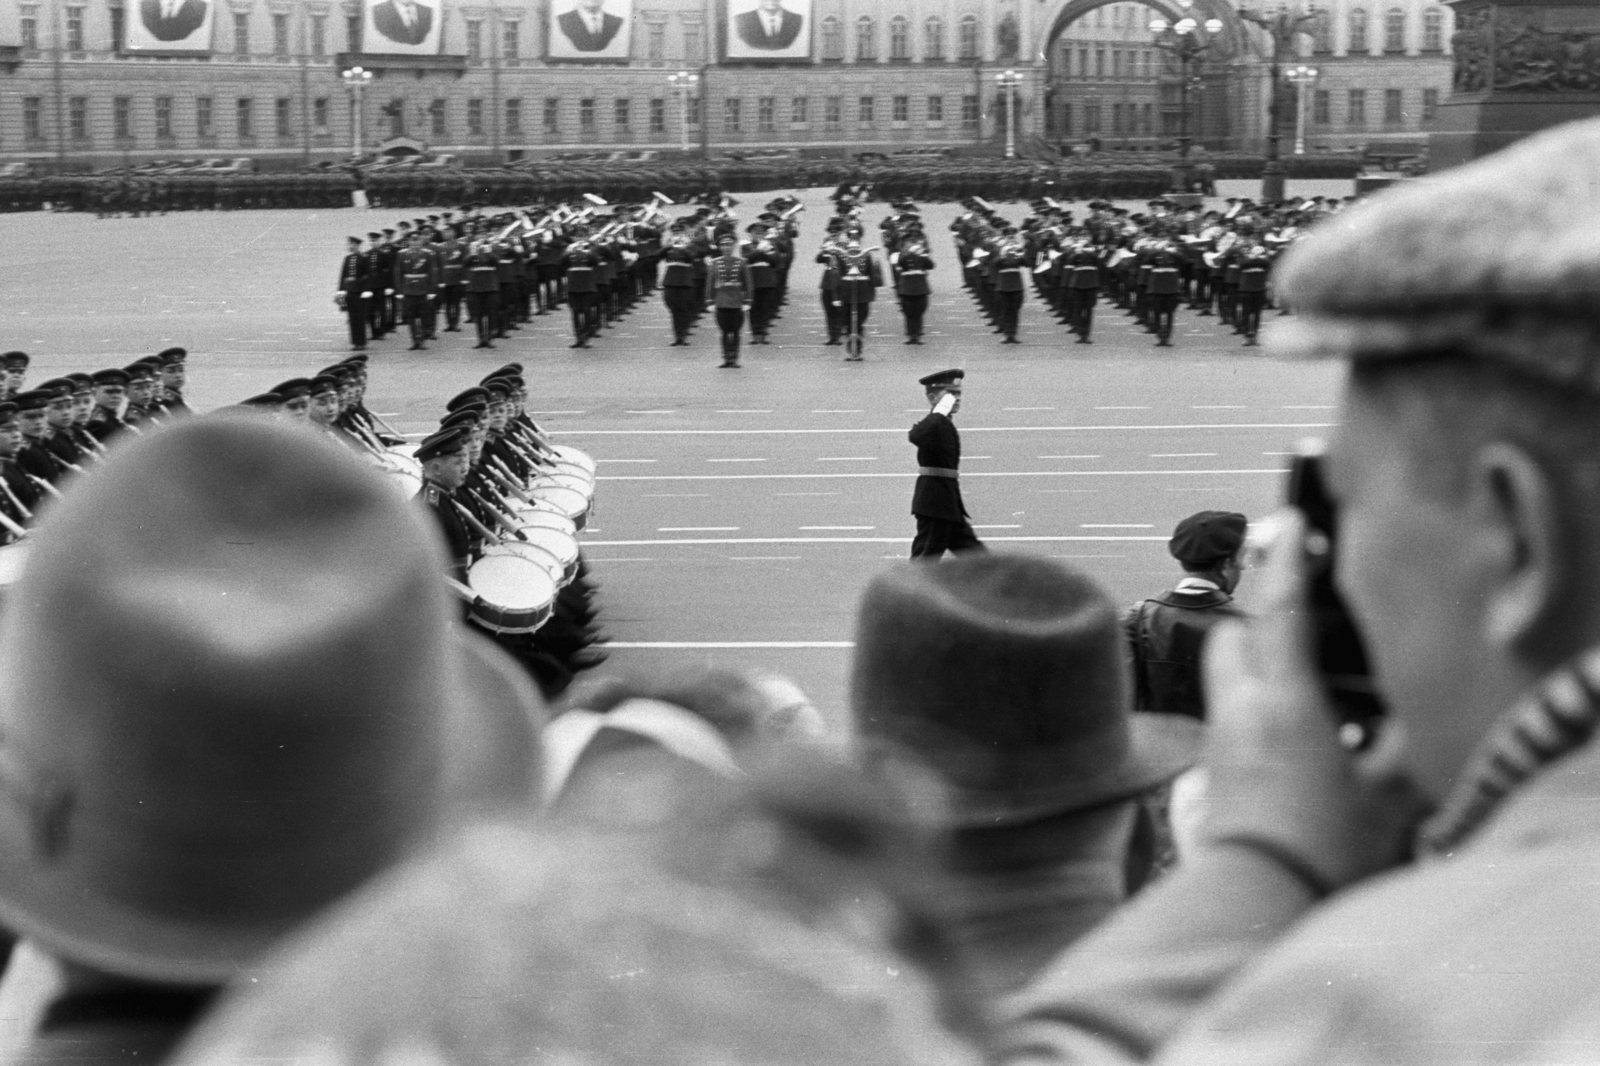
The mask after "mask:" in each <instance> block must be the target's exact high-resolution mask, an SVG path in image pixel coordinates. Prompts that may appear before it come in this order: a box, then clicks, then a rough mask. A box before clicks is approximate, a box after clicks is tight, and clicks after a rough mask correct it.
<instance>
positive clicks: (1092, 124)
mask: <svg viewBox="0 0 1600 1066" xmlns="http://www.w3.org/2000/svg"><path fill="white" fill-rule="evenodd" d="M1083 132H1084V133H1086V134H1095V133H1099V132H1100V105H1099V104H1084V105H1083Z"/></svg>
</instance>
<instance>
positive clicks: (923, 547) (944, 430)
mask: <svg viewBox="0 0 1600 1066" xmlns="http://www.w3.org/2000/svg"><path fill="white" fill-rule="evenodd" d="M960 379H961V375H960V374H959V373H958V372H954V371H946V372H944V373H942V374H930V375H928V377H925V378H923V379H921V382H920V383H921V384H922V385H923V386H924V387H925V388H926V387H931V386H935V385H940V384H950V383H954V382H957V381H959V380H960ZM908 437H909V439H910V441H911V443H912V444H914V445H916V447H917V487H916V489H915V490H914V491H913V492H912V495H911V513H912V514H913V515H914V516H915V517H916V519H917V535H916V538H915V539H914V540H912V542H911V557H912V558H913V559H918V558H927V559H938V558H940V557H941V556H943V555H944V553H945V552H947V551H951V552H959V551H973V550H979V551H981V550H983V542H982V541H980V540H979V539H978V535H977V534H976V533H974V532H973V531H972V525H971V523H970V522H968V520H967V508H966V505H965V504H964V503H963V502H962V500H961V481H960V476H961V434H960V433H958V432H957V431H956V424H955V423H954V422H952V421H951V420H950V418H949V417H948V416H946V415H943V414H939V413H938V412H936V411H930V412H928V414H927V416H926V417H924V418H923V419H922V421H920V422H918V423H917V424H916V425H914V426H912V427H911V432H910V433H909V434H908Z"/></svg>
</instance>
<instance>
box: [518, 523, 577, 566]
mask: <svg viewBox="0 0 1600 1066" xmlns="http://www.w3.org/2000/svg"><path fill="white" fill-rule="evenodd" d="M522 535H523V536H525V537H527V538H528V543H530V544H533V545H536V546H538V547H539V548H542V549H543V550H545V551H547V552H549V553H550V554H551V555H552V556H554V557H555V558H556V559H557V560H559V561H560V563H561V566H562V568H563V569H565V568H566V567H569V566H571V565H572V564H573V563H575V562H577V561H578V539H577V538H576V537H573V536H570V535H568V534H566V533H563V532H561V531H560V530H556V529H545V528H544V527H542V526H524V527H523V528H522Z"/></svg>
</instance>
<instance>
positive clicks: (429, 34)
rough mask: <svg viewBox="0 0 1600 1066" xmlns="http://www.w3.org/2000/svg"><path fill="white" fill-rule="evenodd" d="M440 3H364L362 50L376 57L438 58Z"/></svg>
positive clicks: (427, 0) (415, 0) (387, 0)
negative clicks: (422, 56)
mask: <svg viewBox="0 0 1600 1066" xmlns="http://www.w3.org/2000/svg"><path fill="white" fill-rule="evenodd" d="M441 14H442V12H441V9H440V5H439V0H366V24H365V25H364V26H363V27H362V36H361V50H362V51H363V52H370V53H373V54H375V55H403V56H421V55H428V56H431V55H438V54H439V33H440V26H439V24H440V22H441V21H442V20H441Z"/></svg>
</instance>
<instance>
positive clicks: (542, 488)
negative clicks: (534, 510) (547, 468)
mask: <svg viewBox="0 0 1600 1066" xmlns="http://www.w3.org/2000/svg"><path fill="white" fill-rule="evenodd" d="M528 495H529V497H531V498H532V499H533V502H534V505H535V506H536V507H540V508H548V509H549V510H552V511H554V512H555V513H556V514H558V515H562V516H563V517H565V518H566V519H567V520H568V521H570V522H571V523H572V524H573V526H574V527H575V528H577V529H582V528H583V527H584V525H585V524H586V523H587V522H588V521H589V498H588V497H587V496H585V495H584V494H583V493H581V492H578V491H576V490H574V489H570V488H567V487H566V486H564V485H556V484H552V483H547V482H544V481H536V482H534V483H533V484H532V485H531V486H529V488H528Z"/></svg>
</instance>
